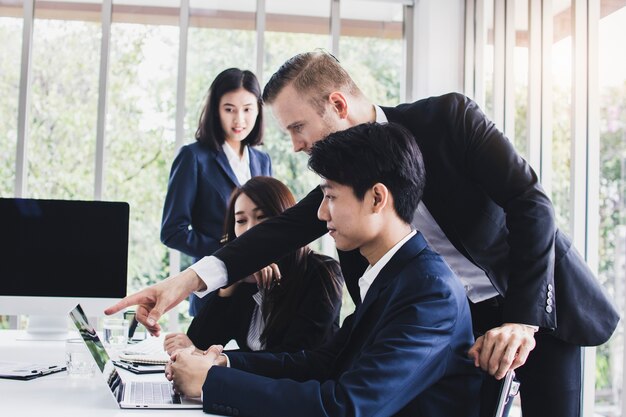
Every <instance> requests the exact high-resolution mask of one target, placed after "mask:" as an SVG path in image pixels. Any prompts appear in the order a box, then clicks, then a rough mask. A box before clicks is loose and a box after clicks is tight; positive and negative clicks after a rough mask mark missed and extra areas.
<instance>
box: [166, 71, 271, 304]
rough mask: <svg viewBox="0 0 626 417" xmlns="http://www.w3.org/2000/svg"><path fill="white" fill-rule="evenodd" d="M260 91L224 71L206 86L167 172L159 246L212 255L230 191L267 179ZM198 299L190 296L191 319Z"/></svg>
mask: <svg viewBox="0 0 626 417" xmlns="http://www.w3.org/2000/svg"><path fill="white" fill-rule="evenodd" d="M262 107H263V102H262V99H261V87H260V86H259V82H258V80H257V78H256V76H255V75H254V74H253V73H252V72H250V71H245V70H244V71H242V70H240V69H238V68H230V69H227V70H225V71H223V72H221V73H220V74H219V75H218V76H217V77H216V78H215V80H214V81H213V83H212V84H211V87H210V88H209V92H208V95H207V100H206V103H205V105H204V108H203V109H202V113H201V115H200V123H199V125H198V129H197V130H196V134H195V138H196V142H195V143H192V144H189V145H185V146H183V147H182V148H181V149H180V151H179V153H178V155H177V156H176V159H174V163H173V164H172V170H171V173H170V179H169V184H168V188H167V195H166V197H165V204H164V207H163V220H162V223H161V242H163V243H164V244H165V245H166V246H168V247H170V248H172V249H177V250H179V251H181V252H183V253H184V254H187V255H189V256H191V257H193V258H194V261H195V260H197V259H199V258H201V257H203V256H205V255H210V254H212V253H213V252H215V251H216V250H217V249H218V248H219V246H220V240H221V239H222V227H223V224H224V217H225V215H226V205H227V203H228V199H229V198H230V194H231V192H232V191H233V189H234V188H235V187H238V186H240V185H241V184H243V183H245V182H246V181H247V180H248V179H250V178H251V177H255V176H258V175H265V176H268V175H272V164H271V161H270V157H269V155H267V154H266V153H264V152H261V151H259V150H257V149H254V148H253V146H256V145H261V144H262V143H263V111H262ZM201 304H202V303H201V299H199V298H197V297H196V296H195V295H191V296H190V304H189V313H190V314H191V315H192V316H193V315H195V314H196V313H197V312H198V311H199V310H200V307H201Z"/></svg>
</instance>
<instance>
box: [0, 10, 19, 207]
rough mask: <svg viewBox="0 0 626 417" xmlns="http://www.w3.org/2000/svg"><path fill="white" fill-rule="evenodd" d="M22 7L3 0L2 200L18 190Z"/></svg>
mask: <svg viewBox="0 0 626 417" xmlns="http://www.w3.org/2000/svg"><path fill="white" fill-rule="evenodd" d="M21 16H22V5H21V2H18V3H15V2H10V3H7V2H6V1H5V0H0V44H2V48H0V74H2V76H0V97H3V99H0V138H3V139H2V140H0V197H11V196H13V193H14V187H15V155H16V154H15V153H16V146H17V108H18V98H19V88H20V57H21V55H22V19H21Z"/></svg>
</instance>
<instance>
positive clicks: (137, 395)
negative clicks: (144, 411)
mask: <svg viewBox="0 0 626 417" xmlns="http://www.w3.org/2000/svg"><path fill="white" fill-rule="evenodd" d="M130 401H131V403H133V404H180V396H179V395H178V394H176V393H174V391H173V390H172V384H171V383H169V382H141V381H132V382H131V383H130Z"/></svg>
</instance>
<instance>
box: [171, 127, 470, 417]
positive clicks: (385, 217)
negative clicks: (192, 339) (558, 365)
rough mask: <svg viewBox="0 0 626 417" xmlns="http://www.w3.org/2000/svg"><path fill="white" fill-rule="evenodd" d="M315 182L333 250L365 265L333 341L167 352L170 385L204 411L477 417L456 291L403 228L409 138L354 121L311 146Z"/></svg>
mask: <svg viewBox="0 0 626 417" xmlns="http://www.w3.org/2000/svg"><path fill="white" fill-rule="evenodd" d="M309 166H310V167H311V168H312V169H313V171H315V172H316V173H318V174H319V175H320V176H321V177H322V182H321V189H322V190H323V193H324V199H323V200H322V202H321V205H319V210H318V217H319V219H320V221H322V222H324V223H325V224H326V227H327V228H328V230H329V231H330V235H331V236H332V237H333V238H334V239H335V242H336V244H337V247H338V248H339V249H341V250H344V251H346V250H347V251H351V250H358V251H359V252H360V254H361V255H363V256H364V257H365V258H366V259H367V262H368V264H369V266H368V269H367V270H366V271H365V273H364V274H363V276H362V277H361V278H360V279H359V280H358V288H359V298H358V300H360V301H361V302H360V303H359V305H358V306H357V308H356V311H355V313H354V314H353V315H352V316H350V317H348V318H346V320H345V322H344V324H343V326H342V328H341V330H340V331H339V333H338V334H337V335H336V336H335V337H334V338H333V339H332V340H331V341H330V344H329V345H326V346H324V347H322V348H320V349H317V350H313V351H300V352H296V353H292V354H288V353H255V354H246V353H228V354H227V356H228V360H229V362H230V368H231V369H228V368H227V367H223V366H213V365H214V364H215V362H216V361H218V364H222V365H225V362H226V359H225V358H221V359H220V358H219V353H220V352H221V348H220V347H217V346H213V347H212V349H210V350H209V352H208V353H207V354H206V355H202V354H200V355H197V354H196V355H194V354H192V353H191V352H190V351H187V352H181V351H179V353H177V354H174V356H173V360H174V362H173V363H172V364H171V366H170V367H169V368H168V370H167V374H168V378H169V379H172V380H173V381H174V388H175V389H176V390H178V391H180V392H182V393H184V394H186V395H192V396H199V395H200V393H202V397H203V404H204V411H205V412H208V413H219V414H226V415H244V416H273V417H281V416H284V417H292V416H294V415H300V416H303V417H304V416H306V417H322V416H324V417H325V416H333V417H342V416H374V415H375V416H379V417H386V416H412V417H427V416H428V417H470V416H477V415H478V407H479V404H478V402H477V401H476V396H477V394H478V391H479V390H480V382H481V379H482V375H481V374H482V372H479V371H478V370H476V368H475V367H474V366H473V364H472V361H471V360H470V359H469V358H468V357H467V350H468V349H469V348H470V346H471V345H472V343H473V341H474V338H473V334H472V325H471V318H470V310H469V305H468V302H467V298H466V296H465V291H464V290H463V286H462V285H461V284H460V282H459V280H458V279H457V278H456V277H455V276H454V273H453V272H452V271H451V270H450V268H449V267H448V265H447V264H446V262H445V261H444V260H443V258H441V257H440V256H439V255H437V254H436V253H435V252H433V251H432V250H431V249H430V248H429V247H428V245H427V243H426V241H425V240H424V237H423V236H422V235H421V234H420V233H419V232H416V231H414V230H412V228H411V220H412V218H413V213H414V211H415V209H416V207H417V204H418V202H419V200H420V198H421V196H422V191H423V188H424V179H425V175H424V165H423V161H422V157H421V155H420V151H419V148H418V147H417V145H416V143H415V139H414V138H413V137H412V135H411V134H410V133H409V132H408V131H407V130H406V129H404V128H402V127H401V126H398V125H395V124H385V125H380V124H363V125H360V126H356V127H354V128H351V129H349V130H346V131H341V132H336V133H334V134H332V135H330V136H329V137H328V138H327V139H326V140H324V141H322V142H319V143H317V144H316V145H315V146H313V148H312V152H311V158H310V160H309Z"/></svg>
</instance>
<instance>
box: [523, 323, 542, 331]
mask: <svg viewBox="0 0 626 417" xmlns="http://www.w3.org/2000/svg"><path fill="white" fill-rule="evenodd" d="M520 324H522V325H523V326H526V327H530V328H531V329H533V331H534V332H535V333H537V331H538V330H539V326H533V325H532V324H524V323H520Z"/></svg>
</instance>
